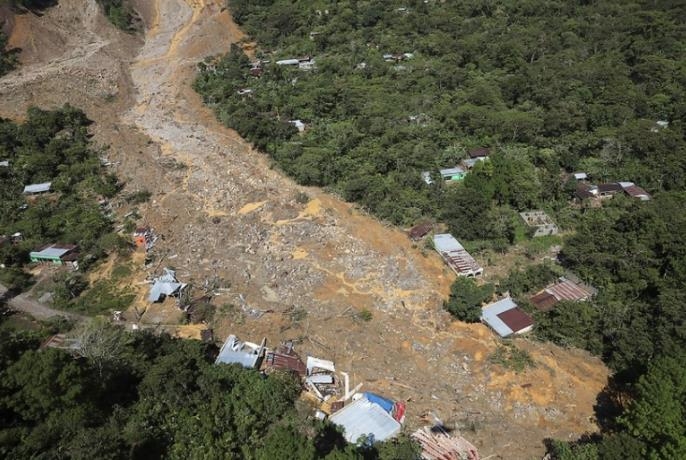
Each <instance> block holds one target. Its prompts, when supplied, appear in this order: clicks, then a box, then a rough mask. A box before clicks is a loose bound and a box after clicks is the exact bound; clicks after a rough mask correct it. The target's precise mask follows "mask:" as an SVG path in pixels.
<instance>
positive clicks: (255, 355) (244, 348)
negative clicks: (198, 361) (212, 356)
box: [214, 334, 267, 369]
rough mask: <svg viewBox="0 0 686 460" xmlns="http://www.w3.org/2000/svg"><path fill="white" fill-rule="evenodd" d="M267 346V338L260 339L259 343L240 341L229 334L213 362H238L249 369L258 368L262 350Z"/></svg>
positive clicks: (262, 355)
mask: <svg viewBox="0 0 686 460" xmlns="http://www.w3.org/2000/svg"><path fill="white" fill-rule="evenodd" d="M266 346H267V339H266V338H264V339H262V343H261V344H259V345H258V344H256V343H252V342H241V341H240V340H238V338H237V337H236V336H235V335H233V334H231V335H229V337H228V338H227V339H226V341H225V342H224V344H223V345H222V347H221V349H220V350H219V355H217V359H216V360H215V361H214V363H215V364H240V365H241V366H243V367H247V368H249V369H258V368H259V367H260V365H261V364H262V359H263V358H264V352H265V349H266Z"/></svg>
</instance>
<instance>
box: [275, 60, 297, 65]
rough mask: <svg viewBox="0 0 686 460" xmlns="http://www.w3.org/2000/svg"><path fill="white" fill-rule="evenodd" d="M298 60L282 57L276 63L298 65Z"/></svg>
mask: <svg viewBox="0 0 686 460" xmlns="http://www.w3.org/2000/svg"><path fill="white" fill-rule="evenodd" d="M298 62H299V61H298V60H297V59H281V60H280V61H276V65H298Z"/></svg>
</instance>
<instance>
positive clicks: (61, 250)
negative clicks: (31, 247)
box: [29, 244, 76, 259]
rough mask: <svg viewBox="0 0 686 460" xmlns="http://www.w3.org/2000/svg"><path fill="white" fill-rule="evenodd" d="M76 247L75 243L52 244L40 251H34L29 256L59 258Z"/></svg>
mask: <svg viewBox="0 0 686 460" xmlns="http://www.w3.org/2000/svg"><path fill="white" fill-rule="evenodd" d="M73 249H76V245H74V244H51V245H48V246H45V247H43V248H41V249H40V250H38V251H32V252H31V253H30V254H29V257H37V258H51V259H52V258H56V257H57V258H59V257H62V256H63V255H65V254H67V253H68V252H69V251H71V250H73Z"/></svg>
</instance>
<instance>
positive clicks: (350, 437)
mask: <svg viewBox="0 0 686 460" xmlns="http://www.w3.org/2000/svg"><path fill="white" fill-rule="evenodd" d="M329 420H330V421H331V423H333V424H334V425H338V426H340V427H342V428H343V430H344V431H345V433H344V435H343V436H344V437H345V439H346V440H347V441H348V442H351V443H354V442H357V440H358V439H359V438H360V437H361V436H367V437H368V438H369V439H370V440H371V441H372V442H377V441H385V440H386V439H389V438H392V437H394V436H395V435H397V434H398V433H399V432H400V428H401V424H400V422H398V421H397V420H395V419H394V418H393V416H391V414H389V413H388V412H387V411H386V410H384V409H383V408H382V407H381V406H379V405H378V404H376V403H374V402H371V401H369V400H368V399H367V398H366V397H362V398H360V399H358V400H357V401H353V402H352V403H351V404H349V405H347V406H345V407H344V408H343V409H341V410H339V411H337V412H336V413H334V414H333V415H332V416H331V417H330V418H329Z"/></svg>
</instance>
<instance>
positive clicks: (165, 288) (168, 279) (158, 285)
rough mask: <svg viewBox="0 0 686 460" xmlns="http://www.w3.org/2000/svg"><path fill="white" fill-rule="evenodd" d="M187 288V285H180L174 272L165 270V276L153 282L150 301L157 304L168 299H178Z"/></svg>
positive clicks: (149, 296)
mask: <svg viewBox="0 0 686 460" xmlns="http://www.w3.org/2000/svg"><path fill="white" fill-rule="evenodd" d="M187 286H188V284H186V283H179V281H178V280H177V279H176V272H175V271H174V270H171V269H169V268H165V269H164V275H162V276H160V277H159V278H155V279H154V280H153V284H152V288H150V295H148V301H149V302H152V303H155V302H161V301H163V300H164V299H165V298H166V297H172V296H176V297H178V296H179V295H180V294H181V292H182V291H183V290H184V289H186V287H187Z"/></svg>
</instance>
